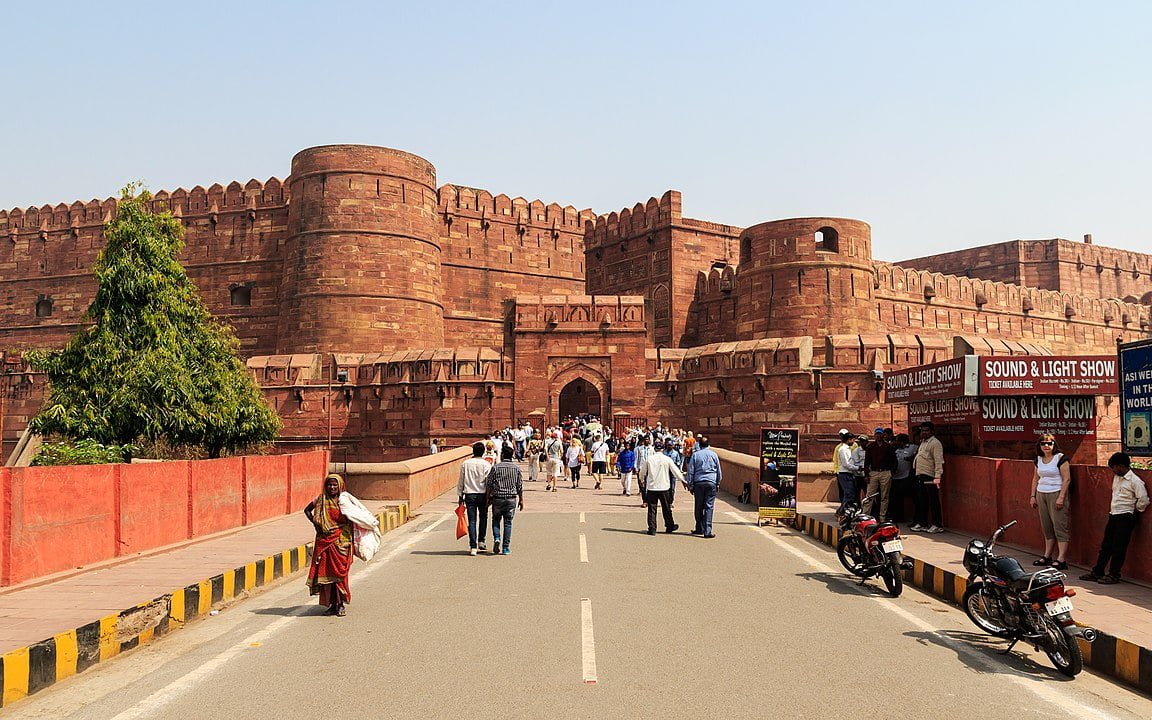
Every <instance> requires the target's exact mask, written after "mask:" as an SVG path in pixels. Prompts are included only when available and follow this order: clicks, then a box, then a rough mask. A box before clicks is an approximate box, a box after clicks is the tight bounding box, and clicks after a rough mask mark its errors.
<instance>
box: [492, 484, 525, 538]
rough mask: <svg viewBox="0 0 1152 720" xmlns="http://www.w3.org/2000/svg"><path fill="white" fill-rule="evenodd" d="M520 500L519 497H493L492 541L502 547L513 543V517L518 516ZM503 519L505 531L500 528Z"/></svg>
mask: <svg viewBox="0 0 1152 720" xmlns="http://www.w3.org/2000/svg"><path fill="white" fill-rule="evenodd" d="M518 502H519V499H518V498H515V497H498V498H492V542H494V543H495V544H496V545H499V546H500V547H501V548H506V547H508V546H510V545H511V544H512V518H514V517H515V516H516V504H517V503H518ZM501 521H503V525H504V528H503V533H501V528H500V525H501Z"/></svg>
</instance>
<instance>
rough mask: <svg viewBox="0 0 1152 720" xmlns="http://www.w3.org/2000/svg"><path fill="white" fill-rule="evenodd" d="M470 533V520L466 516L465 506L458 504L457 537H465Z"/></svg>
mask: <svg viewBox="0 0 1152 720" xmlns="http://www.w3.org/2000/svg"><path fill="white" fill-rule="evenodd" d="M467 534H468V520H466V519H465V518H464V506H463V505H457V506H456V539H457V540H459V539H460V538H462V537H464V536H465V535H467Z"/></svg>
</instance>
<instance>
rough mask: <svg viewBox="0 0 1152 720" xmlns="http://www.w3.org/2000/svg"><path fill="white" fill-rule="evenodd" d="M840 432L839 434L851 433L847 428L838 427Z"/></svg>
mask: <svg viewBox="0 0 1152 720" xmlns="http://www.w3.org/2000/svg"><path fill="white" fill-rule="evenodd" d="M840 434H841V435H851V434H852V433H850V432H848V428H840Z"/></svg>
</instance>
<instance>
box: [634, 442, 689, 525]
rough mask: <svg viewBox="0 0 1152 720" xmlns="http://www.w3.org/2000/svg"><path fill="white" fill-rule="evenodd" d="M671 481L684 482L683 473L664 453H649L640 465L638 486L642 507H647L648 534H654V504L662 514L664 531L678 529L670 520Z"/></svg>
mask: <svg viewBox="0 0 1152 720" xmlns="http://www.w3.org/2000/svg"><path fill="white" fill-rule="evenodd" d="M673 482H684V473H682V472H680V468H679V467H678V466H677V465H676V463H675V462H673V461H672V458H670V457H668V456H667V455H665V454H664V453H657V452H654V453H650V454H649V455H648V457H647V459H645V460H644V464H643V465H641V466H640V487H641V488H642V490H643V492H644V507H646V508H648V534H649V535H655V534H656V504H657V503H659V504H660V509H661V511H662V512H663V514H664V532H668V533H674V532H676V530H677V529H679V527H680V526H679V525H677V524H676V523H675V522H674V521H673V520H672V503H671V501H670V499H669V493H670V492H671V490H672V483H673Z"/></svg>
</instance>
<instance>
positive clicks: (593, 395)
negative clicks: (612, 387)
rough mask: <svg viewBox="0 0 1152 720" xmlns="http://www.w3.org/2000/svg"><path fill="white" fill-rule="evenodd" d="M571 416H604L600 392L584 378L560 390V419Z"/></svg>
mask: <svg viewBox="0 0 1152 720" xmlns="http://www.w3.org/2000/svg"><path fill="white" fill-rule="evenodd" d="M569 415H572V416H575V415H598V416H601V417H603V415H604V407H603V399H602V398H601V397H600V391H598V390H597V389H596V386H595V385H593V384H592V383H590V382H588V381H587V380H585V379H584V378H576V379H575V380H573V381H572V382H570V383H568V384H567V385H565V386H564V387H563V389H561V390H560V418H561V419H563V418H566V417H568V416H569Z"/></svg>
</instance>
